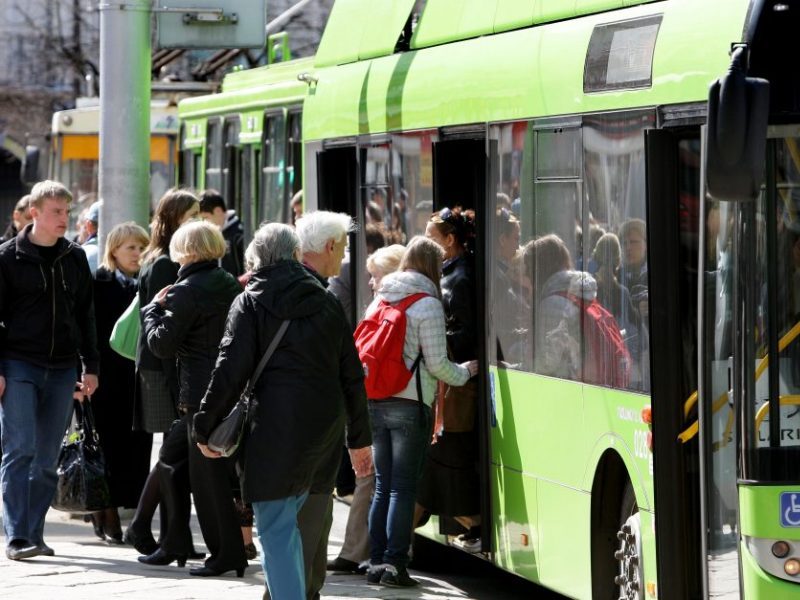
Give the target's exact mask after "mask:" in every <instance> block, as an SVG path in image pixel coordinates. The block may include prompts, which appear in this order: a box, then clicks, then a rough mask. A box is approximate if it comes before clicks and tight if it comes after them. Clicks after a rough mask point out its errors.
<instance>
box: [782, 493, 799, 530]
mask: <svg viewBox="0 0 800 600" xmlns="http://www.w3.org/2000/svg"><path fill="white" fill-rule="evenodd" d="M781 527H800V492H783V493H781Z"/></svg>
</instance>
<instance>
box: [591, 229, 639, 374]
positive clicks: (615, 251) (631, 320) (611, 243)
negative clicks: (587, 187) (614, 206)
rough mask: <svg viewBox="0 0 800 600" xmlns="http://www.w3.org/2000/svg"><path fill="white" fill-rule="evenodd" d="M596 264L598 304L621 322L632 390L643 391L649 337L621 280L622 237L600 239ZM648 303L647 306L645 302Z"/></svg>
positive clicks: (594, 258) (611, 235)
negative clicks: (643, 365)
mask: <svg viewBox="0 0 800 600" xmlns="http://www.w3.org/2000/svg"><path fill="white" fill-rule="evenodd" d="M592 263H593V264H594V265H595V267H596V272H595V274H594V276H595V279H596V280H597V301H598V302H600V304H602V305H603V306H604V307H605V308H606V309H607V310H608V311H609V312H610V313H611V314H612V315H614V318H615V319H616V320H617V324H618V325H619V329H620V334H621V335H622V338H623V339H624V340H625V345H626V346H627V348H628V352H630V354H631V360H632V368H633V373H632V374H631V387H633V388H640V387H641V383H642V378H641V373H640V372H639V368H638V366H639V363H640V361H641V357H642V352H643V346H645V344H646V343H647V336H646V335H645V332H644V331H643V328H642V319H641V317H640V315H639V309H638V308H637V307H636V306H634V303H633V300H632V296H631V293H630V290H628V288H626V287H625V286H623V285H622V284H621V283H620V282H619V280H618V279H617V273H618V272H619V269H620V266H621V249H620V243H619V238H618V237H617V236H616V234H614V233H606V234H604V235H602V236H601V237H600V239H599V240H597V244H596V245H595V246H594V250H593V252H592ZM645 304H646V303H645Z"/></svg>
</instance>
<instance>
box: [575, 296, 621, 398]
mask: <svg viewBox="0 0 800 600" xmlns="http://www.w3.org/2000/svg"><path fill="white" fill-rule="evenodd" d="M559 295H560V296H563V297H564V298H567V299H568V300H569V301H570V302H572V303H573V304H574V305H575V306H577V307H578V309H579V310H581V312H582V313H583V381H584V382H585V383H592V384H596V385H608V386H611V387H615V388H626V387H628V385H629V383H630V378H631V355H630V352H628V347H627V346H626V345H625V340H623V339H622V334H621V333H620V331H619V325H618V324H617V320H616V319H615V318H614V315H612V314H611V313H610V312H609V311H608V310H607V309H606V308H605V307H604V306H603V305H602V304H600V303H599V302H598V301H597V299H593V300H592V301H591V302H586V301H585V300H583V299H582V298H578V297H576V296H573V295H572V294H559Z"/></svg>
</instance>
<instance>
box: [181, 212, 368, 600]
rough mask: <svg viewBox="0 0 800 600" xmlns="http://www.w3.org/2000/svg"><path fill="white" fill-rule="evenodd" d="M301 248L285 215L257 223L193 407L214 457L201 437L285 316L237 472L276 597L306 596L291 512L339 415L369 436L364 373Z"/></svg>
mask: <svg viewBox="0 0 800 600" xmlns="http://www.w3.org/2000/svg"><path fill="white" fill-rule="evenodd" d="M300 256H301V254H300V240H299V238H298V237H297V234H296V233H295V232H294V230H292V228H291V227H289V226H288V225H282V224H279V223H270V224H268V225H264V226H263V227H261V228H260V229H259V230H258V231H257V232H256V234H255V237H254V239H253V241H252V242H251V244H250V246H249V247H248V249H247V252H246V255H245V257H246V260H247V262H248V263H249V264H250V265H251V266H252V268H253V275H252V277H251V279H250V281H249V283H248V285H247V288H246V289H245V291H244V292H243V293H242V294H240V295H239V296H238V297H237V298H236V300H234V302H233V305H232V306H231V310H230V313H229V314H228V322H227V325H226V328H225V334H224V335H223V338H222V342H221V343H220V350H219V356H218V357H217V363H216V366H215V367H214V372H213V373H212V376H211V382H210V383H209V386H208V389H207V391H206V394H205V397H204V398H203V402H202V404H201V406H200V411H199V412H198V413H197V414H196V415H195V417H194V436H195V441H196V442H197V443H198V446H199V447H200V450H201V451H202V452H203V454H204V455H205V456H207V457H209V458H215V457H217V456H218V453H216V452H213V451H212V450H210V449H209V448H208V445H207V442H208V437H209V435H210V433H211V431H212V430H213V429H214V428H215V427H216V426H217V425H218V424H219V423H220V422H221V421H222V419H223V418H224V417H225V415H226V414H227V413H228V412H229V411H230V409H231V408H232V407H233V405H234V404H235V403H236V401H237V399H238V397H239V395H240V394H241V392H242V390H243V389H244V388H245V386H246V384H247V381H248V380H249V379H250V377H251V376H252V375H253V372H254V371H255V369H256V365H257V364H258V362H259V361H260V360H261V358H262V356H263V355H264V353H265V352H266V349H267V347H268V346H269V345H270V342H272V340H273V339H274V337H275V336H276V334H277V332H278V330H279V329H280V328H281V326H282V325H283V324H284V323H285V322H286V321H288V322H289V323H288V327H287V328H286V330H285V333H284V335H283V337H282V338H281V339H280V341H279V343H278V344H277V346H276V347H275V350H274V353H273V354H272V356H271V357H270V359H269V361H268V362H267V364H266V367H265V368H264V370H263V372H262V374H261V376H260V377H259V378H258V380H257V381H256V382H255V387H254V388H253V399H254V403H253V408H252V420H251V422H250V427H249V430H248V437H247V440H246V443H245V445H244V470H243V474H242V492H243V496H244V500H245V501H247V502H252V504H253V511H254V512H255V517H256V526H257V527H258V534H259V537H260V538H261V547H262V550H263V553H262V566H263V568H264V573H265V576H266V580H267V587H268V591H269V594H270V595H271V596H272V598H275V599H276V600H304V599H305V598H306V582H305V577H304V567H303V547H302V542H301V539H300V532H299V531H298V527H297V518H298V513H299V512H300V509H301V507H302V506H303V504H304V503H305V502H306V499H307V498H308V496H309V491H311V490H313V489H314V486H315V484H316V482H317V481H318V477H319V473H320V471H321V470H322V469H324V468H325V466H326V465H327V463H328V460H329V457H330V456H331V454H338V452H339V449H340V448H341V444H342V438H343V434H344V429H345V422H347V425H348V427H349V431H348V434H349V435H348V442H349V443H350V445H351V446H352V447H356V448H365V447H368V446H369V445H370V444H371V442H372V439H371V434H370V428H369V417H368V414H367V399H366V393H365V391H364V373H363V370H362V368H361V362H360V360H359V358H358V353H357V352H356V348H355V344H354V342H353V336H352V333H351V330H350V327H349V325H348V323H347V320H346V319H345V316H344V311H343V310H342V307H341V304H339V301H338V300H336V298H335V297H334V296H333V295H332V294H331V293H329V292H328V291H326V290H325V287H324V286H323V285H322V284H321V283H320V282H319V281H318V279H317V278H315V277H314V276H312V275H311V273H310V272H309V271H308V270H307V269H306V268H305V267H303V266H302V265H301V264H300V262H299V259H300ZM362 462H364V461H362ZM359 466H360V467H361V466H362V465H361V463H359Z"/></svg>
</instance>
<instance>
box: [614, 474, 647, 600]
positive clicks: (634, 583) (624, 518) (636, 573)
mask: <svg viewBox="0 0 800 600" xmlns="http://www.w3.org/2000/svg"><path fill="white" fill-rule="evenodd" d="M619 524H620V525H619V530H618V531H617V549H616V550H615V551H614V560H615V561H616V562H617V566H618V570H617V576H616V577H615V578H614V585H615V586H616V594H615V596H614V597H615V598H619V599H620V600H641V599H642V597H643V594H642V585H643V582H644V572H643V569H642V562H643V561H642V535H641V519H640V515H639V507H638V505H637V504H636V495H635V494H634V492H633V486H632V485H631V484H630V483H628V484H627V485H626V486H625V492H624V493H623V494H622V502H621V506H620V515H619Z"/></svg>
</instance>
